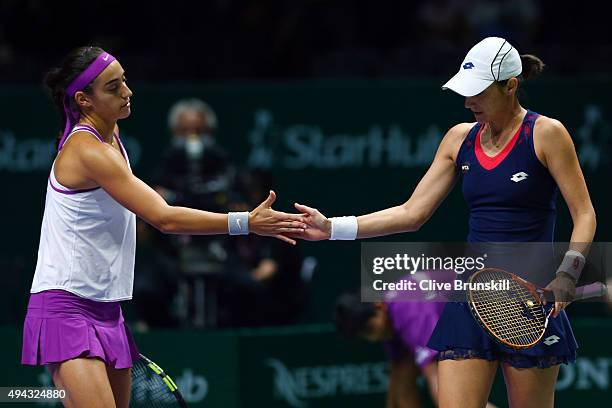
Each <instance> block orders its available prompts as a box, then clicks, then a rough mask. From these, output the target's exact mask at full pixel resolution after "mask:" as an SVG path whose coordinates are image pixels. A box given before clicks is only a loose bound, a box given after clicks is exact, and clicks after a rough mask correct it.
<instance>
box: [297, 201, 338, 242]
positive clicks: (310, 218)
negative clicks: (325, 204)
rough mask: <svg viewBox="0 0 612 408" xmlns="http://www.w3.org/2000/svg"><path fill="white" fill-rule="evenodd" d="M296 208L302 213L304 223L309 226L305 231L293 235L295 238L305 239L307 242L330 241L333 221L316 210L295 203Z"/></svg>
mask: <svg viewBox="0 0 612 408" xmlns="http://www.w3.org/2000/svg"><path fill="white" fill-rule="evenodd" d="M294 205H295V208H296V209H297V210H298V211H299V212H300V213H302V214H301V215H302V216H303V217H304V218H302V221H303V222H304V223H306V224H307V225H308V228H306V229H305V230H304V231H301V232H299V233H297V234H291V236H292V237H293V238H300V239H305V240H307V241H321V240H324V239H329V237H330V235H331V221H330V220H329V219H327V217H326V216H324V215H323V214H321V213H320V212H319V210H317V209H316V208H311V207H308V206H306V205H303V204H298V203H295V204H294Z"/></svg>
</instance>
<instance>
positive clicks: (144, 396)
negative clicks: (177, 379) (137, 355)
mask: <svg viewBox="0 0 612 408" xmlns="http://www.w3.org/2000/svg"><path fill="white" fill-rule="evenodd" d="M178 406H180V405H179V404H178V403H177V400H176V397H175V396H174V395H173V394H172V392H171V391H170V390H169V389H168V386H167V385H166V384H165V383H164V381H163V380H162V379H161V378H160V376H159V375H157V374H156V373H155V372H154V371H153V370H152V369H151V368H149V367H148V365H147V362H146V361H144V360H142V359H141V360H138V361H136V362H135V363H134V365H133V366H132V396H131V399H130V407H152V408H157V407H178Z"/></svg>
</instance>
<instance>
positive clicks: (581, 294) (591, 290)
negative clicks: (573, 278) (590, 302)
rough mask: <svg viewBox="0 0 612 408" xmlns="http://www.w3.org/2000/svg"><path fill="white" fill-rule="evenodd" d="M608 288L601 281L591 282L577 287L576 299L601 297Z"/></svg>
mask: <svg viewBox="0 0 612 408" xmlns="http://www.w3.org/2000/svg"><path fill="white" fill-rule="evenodd" d="M607 291H608V288H607V287H606V285H604V284H603V283H601V282H595V283H591V284H589V285H584V286H580V287H578V288H576V297H575V299H576V300H579V299H588V298H594V297H600V296H603V295H605V294H606V292H607Z"/></svg>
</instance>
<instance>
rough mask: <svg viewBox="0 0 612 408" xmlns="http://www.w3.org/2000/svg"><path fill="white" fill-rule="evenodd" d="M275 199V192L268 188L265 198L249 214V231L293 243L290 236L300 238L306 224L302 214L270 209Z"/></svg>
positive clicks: (306, 226)
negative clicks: (268, 191) (268, 192)
mask: <svg viewBox="0 0 612 408" xmlns="http://www.w3.org/2000/svg"><path fill="white" fill-rule="evenodd" d="M274 201H276V193H275V192H274V191H272V190H270V194H269V195H268V198H266V199H265V200H264V201H263V202H262V203H261V204H259V206H258V207H257V208H255V209H254V210H253V211H251V212H250V214H249V229H250V231H251V232H253V233H255V234H257V235H262V236H268V237H274V238H278V239H280V240H282V241H285V242H287V243H289V244H292V245H295V240H294V239H292V238H291V237H295V238H301V236H302V234H304V233H305V230H306V228H308V225H307V224H306V223H305V222H304V221H305V219H306V216H305V215H304V214H289V213H285V212H282V211H276V210H274V209H272V204H274Z"/></svg>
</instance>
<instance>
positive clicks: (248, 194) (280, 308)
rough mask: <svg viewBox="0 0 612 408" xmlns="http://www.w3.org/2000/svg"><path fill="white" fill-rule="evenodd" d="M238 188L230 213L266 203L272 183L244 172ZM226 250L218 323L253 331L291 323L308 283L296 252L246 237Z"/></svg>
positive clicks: (236, 239) (257, 173) (280, 244)
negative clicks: (259, 327)
mask: <svg viewBox="0 0 612 408" xmlns="http://www.w3.org/2000/svg"><path fill="white" fill-rule="evenodd" d="M237 184H238V189H239V191H240V192H241V193H242V195H243V197H244V198H245V201H243V202H236V203H234V204H232V206H231V210H232V211H244V210H247V209H250V208H253V205H254V203H259V202H261V200H262V199H265V197H266V196H267V194H268V192H269V190H270V188H271V186H272V180H271V178H270V175H269V174H268V173H265V172H263V171H244V172H242V173H241V174H240V176H239V177H238V183H237ZM228 251H229V252H230V253H231V254H232V256H229V257H228V259H227V263H226V270H225V274H224V279H223V283H222V292H221V297H220V300H221V301H222V302H223V303H222V305H221V306H222V308H223V316H222V319H221V321H220V324H221V325H223V326H225V327H258V326H274V325H287V324H293V323H296V322H297V321H298V319H299V318H300V316H301V312H302V310H303V307H304V303H305V301H306V281H307V280H308V279H309V278H310V276H305V274H304V273H303V272H304V268H303V266H304V258H303V256H302V255H301V254H300V252H299V250H298V248H296V247H294V246H291V245H287V244H286V243H284V242H281V241H278V240H274V239H269V238H264V237H258V236H256V235H246V236H237V237H233V239H231V240H230V241H229V243H228ZM306 263H307V264H308V262H306ZM310 272H312V271H310Z"/></svg>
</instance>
